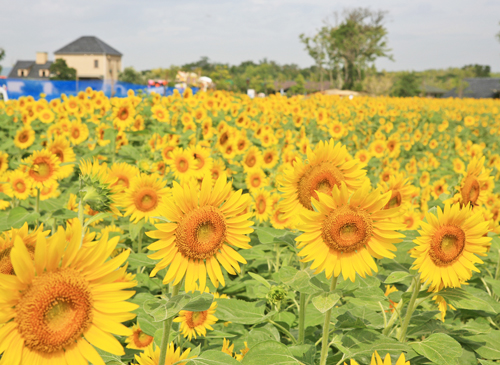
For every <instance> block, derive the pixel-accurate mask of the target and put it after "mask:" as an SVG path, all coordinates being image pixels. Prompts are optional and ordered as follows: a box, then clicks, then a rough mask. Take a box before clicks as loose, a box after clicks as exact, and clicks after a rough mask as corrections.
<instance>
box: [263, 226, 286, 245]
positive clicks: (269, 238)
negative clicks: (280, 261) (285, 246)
mask: <svg viewBox="0 0 500 365" xmlns="http://www.w3.org/2000/svg"><path fill="white" fill-rule="evenodd" d="M255 232H256V233H257V236H258V237H259V241H260V243H273V242H274V241H275V239H276V238H278V237H283V236H284V235H286V234H287V233H288V231H286V230H284V229H274V228H271V227H255Z"/></svg>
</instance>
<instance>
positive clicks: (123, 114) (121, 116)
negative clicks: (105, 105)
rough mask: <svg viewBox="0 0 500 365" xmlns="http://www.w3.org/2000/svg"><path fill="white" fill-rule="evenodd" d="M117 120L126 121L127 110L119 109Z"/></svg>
mask: <svg viewBox="0 0 500 365" xmlns="http://www.w3.org/2000/svg"><path fill="white" fill-rule="evenodd" d="M118 118H119V119H121V120H125V119H127V118H128V109H127V108H121V109H120V111H119V112H118Z"/></svg>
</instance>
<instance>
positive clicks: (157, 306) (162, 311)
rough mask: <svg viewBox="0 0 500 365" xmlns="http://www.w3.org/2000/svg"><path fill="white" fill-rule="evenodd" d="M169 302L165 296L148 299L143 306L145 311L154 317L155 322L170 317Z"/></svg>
mask: <svg viewBox="0 0 500 365" xmlns="http://www.w3.org/2000/svg"><path fill="white" fill-rule="evenodd" d="M167 303H168V302H167V301H166V300H165V299H163V298H161V299H160V298H155V299H149V300H146V301H145V302H144V303H143V305H142V307H143V308H144V312H146V313H147V314H149V315H150V316H151V317H153V318H154V322H161V321H164V320H166V319H167V318H168V317H167V314H168V311H167Z"/></svg>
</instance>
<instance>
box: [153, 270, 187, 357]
mask: <svg viewBox="0 0 500 365" xmlns="http://www.w3.org/2000/svg"><path fill="white" fill-rule="evenodd" d="M181 285H182V280H181V282H180V283H178V284H177V285H174V288H173V289H172V297H175V296H176V295H177V294H179V289H180V288H181ZM173 320H174V317H171V318H169V319H167V320H165V321H163V336H162V338H161V346H160V361H158V365H165V358H166V357H167V347H168V341H169V338H170V329H171V328H172V321H173Z"/></svg>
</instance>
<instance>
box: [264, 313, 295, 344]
mask: <svg viewBox="0 0 500 365" xmlns="http://www.w3.org/2000/svg"><path fill="white" fill-rule="evenodd" d="M269 323H272V324H273V325H274V326H275V327H276V328H278V329H279V330H280V331H281V332H283V333H284V334H285V335H287V336H288V337H289V338H290V341H291V342H292V343H293V344H294V345H297V344H298V343H297V340H296V339H295V337H293V335H292V334H291V333H290V331H288V330H287V329H286V328H285V327H283V326H282V325H280V324H279V323H276V322H274V321H273V320H272V319H269Z"/></svg>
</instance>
